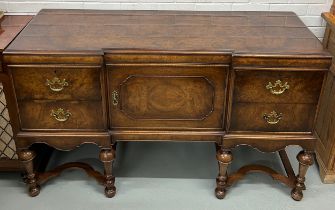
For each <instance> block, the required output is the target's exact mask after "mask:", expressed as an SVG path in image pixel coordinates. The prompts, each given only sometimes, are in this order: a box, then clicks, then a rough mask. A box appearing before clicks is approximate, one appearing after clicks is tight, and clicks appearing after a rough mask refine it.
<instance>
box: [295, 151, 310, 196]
mask: <svg viewBox="0 0 335 210" xmlns="http://www.w3.org/2000/svg"><path fill="white" fill-rule="evenodd" d="M297 159H298V161H299V173H298V175H297V178H296V182H295V187H294V188H293V190H292V192H291V196H292V198H293V199H294V200H296V201H300V200H301V199H302V197H303V194H302V191H303V190H304V189H306V187H305V184H304V182H305V175H306V173H307V169H308V167H309V166H311V165H313V162H314V158H313V156H312V154H311V153H310V152H305V151H301V152H300V153H299V154H298V156H297Z"/></svg>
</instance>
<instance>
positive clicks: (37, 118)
mask: <svg viewBox="0 0 335 210" xmlns="http://www.w3.org/2000/svg"><path fill="white" fill-rule="evenodd" d="M18 106H19V113H20V120H21V127H22V129H24V130H25V129H104V128H105V127H106V126H105V125H104V124H105V121H106V120H104V117H103V111H102V110H103V109H102V102H101V101H62V102H61V101H21V102H19V103H18Z"/></svg>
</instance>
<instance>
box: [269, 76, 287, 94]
mask: <svg viewBox="0 0 335 210" xmlns="http://www.w3.org/2000/svg"><path fill="white" fill-rule="evenodd" d="M265 87H266V89H267V90H270V92H271V93H272V94H273V95H280V94H283V93H284V92H285V90H288V89H289V88H290V86H289V85H288V84H287V82H285V83H283V82H282V81H280V80H277V81H276V82H275V83H274V84H272V83H271V82H269V84H267V85H266V86H265Z"/></svg>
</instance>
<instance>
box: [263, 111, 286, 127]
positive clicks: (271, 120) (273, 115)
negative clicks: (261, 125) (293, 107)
mask: <svg viewBox="0 0 335 210" xmlns="http://www.w3.org/2000/svg"><path fill="white" fill-rule="evenodd" d="M282 117H283V114H282V113H277V112H275V111H272V112H270V114H266V113H265V114H264V115H263V118H264V119H265V120H266V122H267V123H268V124H271V125H275V124H277V123H279V121H280V120H281V119H282Z"/></svg>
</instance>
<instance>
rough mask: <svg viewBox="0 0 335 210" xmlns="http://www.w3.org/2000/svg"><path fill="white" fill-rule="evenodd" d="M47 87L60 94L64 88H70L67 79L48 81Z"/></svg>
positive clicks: (55, 78) (56, 78)
mask: <svg viewBox="0 0 335 210" xmlns="http://www.w3.org/2000/svg"><path fill="white" fill-rule="evenodd" d="M45 85H46V86H49V88H50V90H52V91H53V92H60V91H62V90H63V89H64V87H67V86H69V83H68V82H67V81H66V80H65V79H62V80H61V79H59V78H58V77H54V78H53V79H52V80H49V79H47V80H46V82H45Z"/></svg>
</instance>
